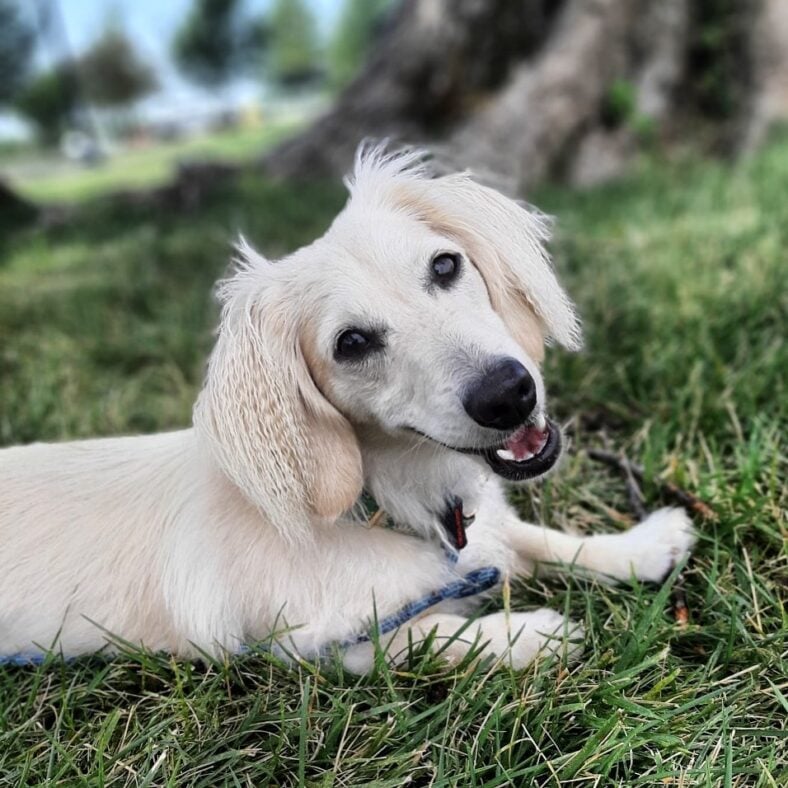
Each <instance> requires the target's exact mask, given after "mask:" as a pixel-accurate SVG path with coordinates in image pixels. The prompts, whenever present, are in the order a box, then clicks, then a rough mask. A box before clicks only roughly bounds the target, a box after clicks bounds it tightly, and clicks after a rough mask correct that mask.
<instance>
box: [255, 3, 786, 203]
mask: <svg viewBox="0 0 788 788" xmlns="http://www.w3.org/2000/svg"><path fill="white" fill-rule="evenodd" d="M722 6H724V8H725V9H727V10H725V13H724V14H723V15H722V16H720V14H721V12H720V11H719V10H718V9H719V7H720V4H719V3H703V2H699V0H659V2H654V0H562V1H561V2H550V1H549V0H486V1H485V0H405V1H404V2H403V3H402V4H401V5H400V6H399V8H398V11H397V12H396V14H395V15H394V16H393V17H392V18H391V19H390V20H389V24H388V26H387V28H386V29H385V32H384V33H383V35H382V37H381V39H380V41H379V43H378V46H377V48H376V52H375V54H374V55H373V57H372V58H371V59H370V61H369V63H368V64H367V67H366V68H365V69H364V70H363V72H362V73H361V74H360V75H359V77H358V78H357V79H356V80H355V82H353V83H352V84H351V85H350V86H349V87H348V88H347V89H346V90H345V91H344V92H343V93H342V94H341V95H340V96H339V97H338V99H337V101H336V103H335V105H334V107H333V108H332V109H331V110H330V111H329V112H328V113H327V114H326V115H325V116H324V117H322V118H321V119H319V120H318V121H317V122H316V123H315V124H314V125H313V126H312V127H311V128H309V129H308V130H306V131H305V132H304V133H302V134H300V135H298V136H297V137H295V138H294V139H291V140H289V141H288V142H286V143H285V144H283V145H282V146H281V147H279V148H278V149H276V150H275V151H274V152H273V153H271V154H270V155H269V156H267V157H266V160H265V165H266V167H267V168H268V170H269V171H270V172H272V173H273V174H275V175H283V176H310V175H314V174H315V173H319V172H332V173H336V172H341V171H344V170H346V169H347V167H348V166H349V164H350V162H351V159H352V155H353V151H354V150H355V148H356V146H357V144H358V143H359V142H360V141H361V140H362V139H363V138H365V137H373V138H381V137H388V138H393V141H395V142H407V143H414V144H427V145H430V146H432V147H433V148H434V147H435V146H436V145H437V146H438V147H439V149H440V151H441V153H442V156H443V158H448V159H449V160H451V162H452V163H453V164H455V165H459V166H472V167H474V168H475V169H477V170H481V171H483V172H488V173H490V174H495V173H498V174H500V173H504V174H505V175H506V176H508V179H509V180H510V181H511V182H512V185H513V186H514V187H516V188H528V187H530V186H531V185H533V184H534V183H536V182H538V181H540V180H542V179H544V178H547V177H555V176H558V177H561V178H565V179H567V180H569V181H571V182H573V183H576V184H581V185H585V184H591V183H595V182H598V181H600V180H605V179H607V178H609V177H613V176H616V175H618V174H620V173H621V172H623V171H624V170H625V168H626V167H627V165H628V164H629V162H630V161H631V159H632V156H633V155H634V154H635V153H636V152H637V150H638V149H639V147H640V146H641V144H642V143H643V142H644V141H645V140H649V141H652V142H653V141H655V140H665V139H669V138H671V137H673V138H675V137H677V136H680V137H682V138H686V137H687V136H688V135H691V134H696V130H697V129H698V128H702V127H703V125H704V123H705V124H706V128H709V127H712V128H713V131H714V132H715V134H713V135H709V134H708V133H707V134H706V135H705V136H706V137H709V136H715V137H723V136H725V137H726V139H728V138H729V139H731V140H733V141H734V142H736V143H737V147H740V146H741V143H742V142H744V144H745V145H746V146H748V147H753V146H754V145H756V144H758V143H759V142H760V141H761V140H762V139H763V137H764V135H765V130H766V129H767V128H768V127H769V125H770V124H771V123H772V122H773V121H774V120H775V119H776V118H778V117H785V116H786V115H788V3H787V2H785V0H728V2H727V4H726V3H723V4H722ZM715 14H716V15H717V16H714V15H715ZM715 25H716V26H717V27H714V26H715ZM720 26H722V27H721V28H720ZM712 28H713V29H715V30H718V29H722V30H723V31H726V36H727V37H726V38H725V44H724V45H723V46H721V47H718V50H715V49H714V48H713V46H711V47H710V46H709V45H708V44H707V43H706V42H707V39H709V35H708V32H709V30H710V29H712ZM699 42H700V43H699ZM729 42H730V43H729ZM714 58H719V59H720V60H721V61H724V62H722V67H719V64H717V63H715V62H714ZM710 69H712V70H710ZM714 69H716V70H714ZM709 74H711V75H712V76H713V77H714V78H715V79H716V80H717V82H716V83H714V84H715V85H717V84H718V85H719V90H720V92H721V93H723V92H724V93H725V96H726V97H728V98H729V101H728V105H729V106H728V105H723V102H722V101H721V100H720V101H719V102H718V103H719V105H720V106H716V105H715V106H714V107H712V108H711V109H710V107H709V106H705V105H704V101H706V103H707V104H709V103H713V101H711V99H709V98H708V97H705V98H704V96H703V95H702V92H703V89H705V88H704V87H703V86H704V85H706V82H707V81H708V79H707V78H708V76H709ZM704 80H706V82H704ZM699 85H700V88H699V87H698V86H699ZM713 98H714V96H712V99H713ZM720 107H722V108H723V109H720ZM723 110H724V111H723ZM715 113H716V114H715ZM726 113H727V115H726ZM701 136H703V135H698V137H701Z"/></svg>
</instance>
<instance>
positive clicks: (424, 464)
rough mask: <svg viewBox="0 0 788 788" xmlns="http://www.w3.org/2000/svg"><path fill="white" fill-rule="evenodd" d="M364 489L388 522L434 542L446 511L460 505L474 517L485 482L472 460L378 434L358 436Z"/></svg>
mask: <svg viewBox="0 0 788 788" xmlns="http://www.w3.org/2000/svg"><path fill="white" fill-rule="evenodd" d="M357 432H358V437H359V442H360V445H361V456H362V460H363V466H364V488H365V489H366V490H367V491H368V492H369V493H370V494H371V495H372V496H373V497H374V499H375V500H376V502H377V504H378V505H379V506H380V508H381V509H383V510H384V511H385V512H386V514H387V515H389V517H391V518H392V519H393V520H395V521H396V522H398V523H402V524H405V525H407V526H409V527H410V528H412V529H413V530H414V531H416V532H417V533H420V534H422V535H423V536H425V537H427V538H432V537H434V536H435V535H436V533H439V532H440V531H441V529H442V528H443V527H444V526H443V518H444V514H445V512H446V509H447V506H450V505H451V502H452V501H453V500H454V499H459V500H461V501H462V505H463V509H464V512H465V515H466V516H473V515H474V514H475V512H476V508H477V506H478V501H479V500H480V496H481V490H482V487H483V486H484V483H485V482H486V481H487V478H488V477H489V471H488V470H487V468H486V466H485V465H484V464H483V462H481V461H480V460H478V459H477V458H475V457H472V456H470V455H465V454H460V453H459V452H455V451H451V450H450V449H447V448H445V447H443V446H441V445H439V444H437V443H434V442H432V441H430V440H429V439H426V438H423V437H421V436H418V435H413V436H410V435H392V434H390V433H385V432H383V431H381V430H378V429H376V428H360V429H359V430H358V431H357Z"/></svg>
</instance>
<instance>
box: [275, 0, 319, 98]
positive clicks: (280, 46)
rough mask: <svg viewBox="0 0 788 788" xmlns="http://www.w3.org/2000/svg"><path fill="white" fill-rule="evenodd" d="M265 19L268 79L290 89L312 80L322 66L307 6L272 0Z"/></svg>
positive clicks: (300, 2) (290, 0) (297, 1)
mask: <svg viewBox="0 0 788 788" xmlns="http://www.w3.org/2000/svg"><path fill="white" fill-rule="evenodd" d="M268 19H269V31H270V52H269V57H268V71H269V76H270V78H271V80H272V81H274V82H275V83H276V84H278V85H281V86H283V87H291V88H295V87H303V86H306V85H309V84H313V83H315V82H316V81H317V80H318V78H319V77H321V75H322V74H323V73H324V68H323V65H322V63H321V58H320V47H319V43H318V36H317V29H316V25H315V19H314V17H313V15H312V12H311V10H310V8H309V6H308V5H307V4H306V3H305V2H304V0H274V3H273V7H272V8H271V11H270V14H269V18H268Z"/></svg>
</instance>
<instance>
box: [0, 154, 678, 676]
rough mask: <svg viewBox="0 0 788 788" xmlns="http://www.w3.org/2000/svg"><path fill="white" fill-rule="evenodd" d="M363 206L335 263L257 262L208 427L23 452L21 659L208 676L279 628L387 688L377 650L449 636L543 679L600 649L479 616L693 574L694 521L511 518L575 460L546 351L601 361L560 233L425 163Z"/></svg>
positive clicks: (336, 238) (17, 453)
mask: <svg viewBox="0 0 788 788" xmlns="http://www.w3.org/2000/svg"><path fill="white" fill-rule="evenodd" d="M348 186H349V189H350V199H349V201H348V204H347V205H346V207H345V208H344V210H343V211H342V212H341V213H340V214H339V216H338V217H337V218H336V220H335V221H334V223H333V224H332V226H331V227H330V228H329V230H328V232H327V233H326V234H325V235H324V236H323V237H322V238H320V239H318V240H317V241H315V242H314V243H312V244H311V245H310V246H307V247H305V248H303V249H300V250H299V251H297V252H295V253H294V254H292V255H291V256H289V257H287V258H285V259H283V260H280V261H277V262H272V261H269V260H265V259H263V258H262V257H260V256H259V255H258V254H256V253H255V252H254V251H253V250H252V249H250V248H249V247H248V246H246V245H245V244H244V245H242V246H241V247H240V250H239V255H240V260H239V266H238V270H237V272H236V273H235V274H234V275H233V276H232V277H231V278H230V279H229V280H227V281H226V282H224V283H223V285H222V287H221V289H220V294H221V300H222V302H223V310H222V320H221V326H220V328H219V335H218V340H217V343H216V347H215V349H214V351H213V354H212V356H211V359H210V363H209V366H208V372H207V377H206V381H205V386H204V388H203V391H202V393H201V394H200V396H199V399H198V402H197V405H196V407H195V411H194V427H193V428H192V429H188V430H182V431H179V432H172V433H165V434H159V435H149V436H144V437H128V438H108V439H100V440H90V441H80V442H74V443H65V444H57V445H51V444H36V445H32V446H25V447H18V448H10V449H5V450H3V451H0V656H4V657H6V658H8V657H12V656H13V655H20V654H21V655H33V656H35V655H36V654H37V653H39V652H40V651H41V650H42V649H47V648H54V649H56V650H58V651H60V652H62V653H63V654H64V655H66V656H73V655H78V654H84V653H86V652H93V651H96V650H99V649H103V648H109V649H110V650H111V648H112V645H111V643H110V644H109V646H108V644H107V637H108V635H107V633H113V634H115V635H117V636H119V637H121V638H123V639H125V640H127V641H131V642H133V643H140V644H143V645H144V646H146V647H148V648H151V649H163V650H166V651H170V652H174V653H176V654H180V655H183V656H186V657H193V656H196V655H198V654H199V653H200V651H208V652H213V653H222V652H223V651H225V650H226V651H230V652H236V651H238V650H239V649H241V648H242V647H243V645H244V644H247V643H251V642H255V641H260V640H267V639H270V638H271V637H272V634H273V633H275V632H276V633H279V634H278V636H277V640H278V642H279V643H281V644H282V645H283V646H284V647H285V648H286V649H287V650H288V651H292V652H295V653H297V654H299V655H302V656H305V657H312V656H315V655H317V654H319V653H321V652H322V651H323V650H324V649H326V648H328V647H331V646H332V645H335V644H336V645H338V646H339V647H340V649H341V650H342V652H343V654H344V658H345V661H346V663H347V665H348V666H349V667H350V668H352V669H354V670H357V671H363V670H367V669H368V668H369V666H370V665H371V664H372V658H373V647H372V645H371V643H370V637H372V638H377V635H378V634H379V635H380V644H381V646H382V647H383V648H384V649H386V651H387V653H388V654H389V656H390V658H391V659H392V660H395V659H398V658H400V657H401V656H402V655H403V654H404V653H405V652H406V651H407V648H406V646H407V643H408V641H409V640H410V641H416V642H418V641H419V640H422V639H423V638H425V637H427V636H428V635H430V634H432V636H433V637H434V638H435V642H436V643H438V644H440V645H442V646H443V648H444V652H445V654H446V655H447V656H448V657H450V658H454V659H459V658H461V657H462V655H463V654H465V653H466V652H467V651H468V649H469V648H470V647H471V645H472V644H473V643H474V642H475V643H476V644H477V646H478V647H479V648H480V649H481V653H482V654H488V653H489V654H495V655H498V656H500V657H502V658H504V659H506V660H508V661H509V662H510V663H511V664H513V665H514V666H517V667H520V666H523V665H525V664H527V663H528V662H529V661H530V660H531V659H533V657H534V656H535V655H536V654H537V653H539V652H540V651H541V650H544V649H545V648H547V649H554V648H556V647H557V646H556V644H557V643H558V641H556V637H558V638H560V637H561V636H562V635H567V634H568V635H570V636H578V635H579V634H580V632H581V629H580V627H579V626H578V625H577V624H574V623H572V622H568V621H564V619H563V617H562V616H561V615H560V614H559V613H557V612H554V611H549V610H538V611H535V612H527V613H519V612H518V613H511V614H510V615H504V614H503V613H493V614H492V615H487V616H483V617H481V618H478V619H476V620H473V621H469V619H467V618H466V616H467V615H468V613H470V612H471V611H472V609H473V607H474V605H475V604H478V602H479V601H480V600H481V599H483V598H484V596H485V595H486V594H489V593H490V592H491V591H493V590H494V589H495V588H496V586H497V585H498V584H499V583H500V582H501V579H502V578H503V577H504V576H505V575H506V574H510V575H527V574H529V573H530V572H531V571H532V569H533V567H534V565H535V564H536V563H537V562H559V563H560V562H563V563H574V564H576V565H578V566H581V567H584V568H586V569H588V570H591V571H594V572H598V573H600V574H601V575H604V576H606V577H611V578H614V579H615V578H617V579H622V580H624V579H628V578H630V577H631V576H632V575H634V576H636V577H638V578H640V579H642V580H653V581H658V580H660V579H662V578H663V577H664V576H665V574H666V573H667V572H668V571H669V570H670V568H671V567H672V566H673V565H674V564H675V563H676V562H677V561H680V560H682V559H683V558H684V557H685V556H686V555H687V553H688V551H689V549H690V547H691V545H692V542H693V535H692V530H691V527H690V524H689V522H688V519H687V517H686V515H685V513H684V512H683V511H681V510H675V509H674V510H661V511H659V512H657V513H655V514H654V515H652V516H651V517H649V518H648V519H647V520H646V521H645V522H644V523H642V524H641V525H639V526H637V527H636V528H634V529H632V530H631V531H629V532H628V533H625V534H621V535H607V536H592V537H588V538H579V537H575V536H569V535H566V534H563V533H559V532H556V531H552V530H548V529H545V528H541V527H537V526H534V525H529V524H527V523H524V522H521V521H520V519H519V518H518V517H517V515H516V514H515V512H514V511H513V510H512V508H511V507H510V506H509V505H508V503H507V502H506V497H505V491H504V486H503V484H502V480H508V481H510V482H519V481H524V480H526V479H531V478H534V477H537V476H539V475H541V474H543V473H545V472H546V471H548V470H549V469H550V468H551V467H552V466H553V465H554V464H555V462H556V460H557V459H558V457H559V454H560V449H561V434H560V431H559V429H558V427H557V426H556V425H555V423H554V422H553V421H551V420H550V418H549V417H548V415H547V403H546V398H545V387H544V384H543V381H542V376H541V374H540V370H539V364H540V362H541V360H542V355H543V343H544V340H545V339H552V340H554V341H555V342H557V343H559V344H561V345H564V346H565V347H567V348H569V349H576V348H577V347H578V346H579V344H580V331H579V327H578V323H577V319H576V317H575V313H574V311H573V308H572V305H571V303H570V301H569V300H568V298H567V296H566V294H565V293H564V291H563V290H562V289H561V287H560V285H559V283H558V282H557V280H556V278H555V276H554V274H553V271H552V269H551V266H550V262H549V259H548V256H547V254H546V252H545V249H544V246H543V244H544V242H545V240H546V238H547V227H546V225H545V222H544V220H543V219H542V218H541V217H540V216H538V215H536V214H535V213H533V212H530V211H529V210H527V209H526V208H524V207H522V206H521V205H519V204H517V203H515V202H513V201H511V200H509V199H507V198H506V197H503V196H502V195H501V194H499V193H497V192H495V191H493V190H491V189H488V188H485V187H483V186H480V185H478V184H477V183H475V182H474V181H473V180H471V178H470V177H468V176H467V175H464V174H463V175H451V176H446V177H440V178H431V177H429V176H428V174H427V173H426V172H424V170H423V169H422V167H421V166H420V164H419V158H418V156H416V155H415V154H411V153H405V154H398V155H386V154H384V153H383V152H382V151H381V150H380V149H373V150H369V151H367V152H362V153H361V154H360V155H359V158H358V161H357V164H356V168H355V173H354V175H353V177H352V178H351V179H350V180H349V183H348ZM372 499H374V501H375V502H376V503H374V504H372V503H371V501H372ZM359 502H362V503H363V504H364V505H365V506H366V509H367V515H370V514H371V513H372V512H371V510H375V509H377V508H378V507H379V508H380V510H381V511H380V512H379V513H375V514H372V518H371V524H370V523H368V522H367V518H366V517H362V516H360V515H359V511H360V508H361V507H360V504H359ZM383 511H385V513H386V516H385V517H384V515H383V514H382V512H383ZM385 523H387V524H388V525H389V526H390V527H382V525H383V524H385ZM376 627H377V629H376ZM576 650H577V647H576V645H575V646H574V647H573V653H574V652H576Z"/></svg>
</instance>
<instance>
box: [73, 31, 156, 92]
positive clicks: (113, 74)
mask: <svg viewBox="0 0 788 788" xmlns="http://www.w3.org/2000/svg"><path fill="white" fill-rule="evenodd" d="M77 69H78V71H79V76H80V79H81V81H82V84H83V85H84V88H85V93H86V96H87V98H88V99H89V100H90V101H91V102H93V103H94V104H95V105H96V106H99V107H126V106H128V105H130V104H132V103H134V102H135V101H137V100H138V99H141V98H142V97H143V96H146V95H148V94H149V93H151V92H153V91H154V90H155V89H156V87H157V85H158V82H157V80H156V74H155V72H154V71H153V69H152V68H150V67H149V66H148V65H147V64H146V63H144V62H143V61H142V59H141V57H140V56H139V54H138V53H137V51H136V50H135V49H134V45H133V44H132V43H131V41H130V40H129V38H128V37H127V36H126V34H125V33H124V32H123V31H122V30H121V29H120V27H117V26H115V25H111V26H109V27H108V28H107V29H106V30H105V31H104V33H103V34H102V35H101V36H100V37H99V38H98V39H97V40H96V41H95V42H94V43H93V45H92V46H91V47H90V48H89V49H88V50H87V52H85V53H84V54H83V55H82V57H80V58H79V60H78V61H77Z"/></svg>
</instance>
